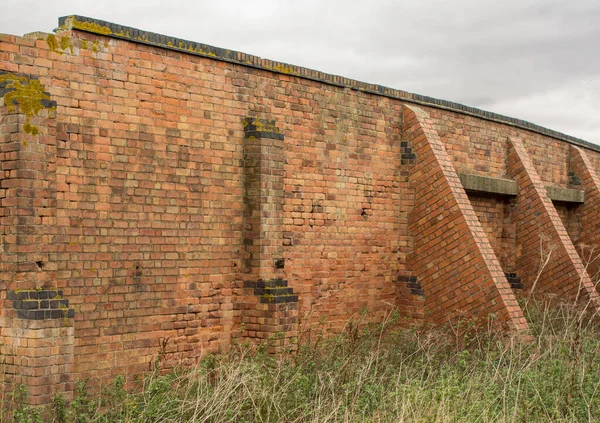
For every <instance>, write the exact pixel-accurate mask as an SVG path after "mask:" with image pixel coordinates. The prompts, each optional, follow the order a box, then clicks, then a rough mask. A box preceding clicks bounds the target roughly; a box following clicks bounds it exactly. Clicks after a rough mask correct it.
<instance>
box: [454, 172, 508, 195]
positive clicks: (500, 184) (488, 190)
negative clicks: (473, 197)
mask: <svg viewBox="0 0 600 423" xmlns="http://www.w3.org/2000/svg"><path fill="white" fill-rule="evenodd" d="M458 177H459V178H460V182H462V185H463V188H464V189H465V191H470V192H480V193H485V194H494V195H499V196H509V197H515V196H516V195H517V194H518V193H519V187H518V186H517V181H513V180H512V179H504V178H492V177H490V176H482V175H472V174H468V173H459V174H458Z"/></svg>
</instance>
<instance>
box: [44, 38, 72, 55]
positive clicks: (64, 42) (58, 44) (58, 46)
mask: <svg viewBox="0 0 600 423" xmlns="http://www.w3.org/2000/svg"><path fill="white" fill-rule="evenodd" d="M46 42H47V43H48V48H50V50H51V51H54V52H56V53H61V54H62V53H64V51H65V50H66V49H69V51H70V52H71V53H73V43H72V42H71V38H70V37H69V36H67V35H63V36H61V37H60V39H57V38H56V35H54V34H48V36H47V37H46Z"/></svg>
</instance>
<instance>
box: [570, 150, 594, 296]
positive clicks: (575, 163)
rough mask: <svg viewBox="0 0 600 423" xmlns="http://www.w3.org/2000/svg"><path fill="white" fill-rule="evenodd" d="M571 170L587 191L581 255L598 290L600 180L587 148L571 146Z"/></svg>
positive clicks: (581, 216)
mask: <svg viewBox="0 0 600 423" xmlns="http://www.w3.org/2000/svg"><path fill="white" fill-rule="evenodd" d="M569 160H570V163H569V170H570V172H571V174H572V178H573V179H575V180H576V181H577V183H578V188H579V189H583V190H584V191H585V202H584V203H583V204H581V205H580V206H579V220H580V237H579V244H580V245H579V253H580V257H581V258H582V261H583V263H584V265H586V266H587V273H588V275H589V276H590V277H591V278H592V282H593V283H594V285H595V286H596V291H598V285H597V282H598V278H599V276H600V275H599V274H598V272H600V257H599V256H600V178H599V177H598V174H597V173H596V171H595V170H594V167H593V165H592V163H591V161H590V158H589V157H588V154H587V153H586V151H585V150H584V149H583V148H580V147H575V146H573V145H572V146H570V152H569Z"/></svg>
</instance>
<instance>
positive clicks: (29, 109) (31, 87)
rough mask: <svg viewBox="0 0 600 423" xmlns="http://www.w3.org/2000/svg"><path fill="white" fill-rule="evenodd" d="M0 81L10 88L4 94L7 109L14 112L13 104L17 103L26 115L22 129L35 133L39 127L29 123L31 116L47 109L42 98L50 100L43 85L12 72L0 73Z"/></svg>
mask: <svg viewBox="0 0 600 423" xmlns="http://www.w3.org/2000/svg"><path fill="white" fill-rule="evenodd" d="M0 83H6V86H5V88H7V89H9V90H10V91H8V92H7V93H6V94H4V104H6V106H7V107H8V111H9V112H14V111H15V104H18V105H19V108H20V110H21V113H23V114H24V115H25V117H26V121H25V124H24V125H23V130H24V131H25V132H27V133H28V134H32V135H37V134H38V132H39V128H38V127H37V126H35V125H32V124H31V118H32V117H33V116H37V115H38V114H39V112H40V111H41V110H42V109H48V107H46V106H44V104H43V101H44V100H50V96H49V95H48V94H46V92H45V87H44V85H42V84H41V83H40V81H38V80H37V79H31V80H29V79H27V78H26V77H24V76H17V75H14V74H12V73H6V74H4V75H0Z"/></svg>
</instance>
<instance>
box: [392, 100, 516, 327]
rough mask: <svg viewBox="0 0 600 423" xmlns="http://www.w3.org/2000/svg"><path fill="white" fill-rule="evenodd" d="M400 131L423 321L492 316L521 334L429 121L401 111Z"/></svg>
mask: <svg viewBox="0 0 600 423" xmlns="http://www.w3.org/2000/svg"><path fill="white" fill-rule="evenodd" d="M402 130H403V140H405V141H407V142H408V143H409V145H411V146H412V147H413V148H414V151H415V154H416V156H417V162H416V164H415V165H414V167H413V168H412V169H411V171H410V173H411V174H410V181H411V183H412V184H414V189H415V207H414V210H412V212H411V213H410V217H409V231H410V233H411V234H412V235H413V238H414V241H413V242H414V250H413V252H412V253H411V256H410V258H409V262H408V266H409V268H410V270H411V271H412V272H414V273H415V274H417V276H418V277H419V280H420V281H421V283H422V285H423V289H424V291H425V314H426V317H427V318H428V319H430V320H431V321H433V322H435V323H445V322H447V321H454V320H456V319H457V318H462V317H466V318H469V317H475V318H480V319H485V318H488V317H489V315H490V314H493V315H495V316H496V318H497V319H498V320H499V321H500V322H502V323H504V324H506V325H507V326H508V327H509V328H510V329H511V330H514V331H526V330H527V322H526V321H525V317H524V316H523V313H522V311H521V309H520V307H519V305H518V303H517V300H516V298H515V296H514V294H513V292H512V290H511V288H510V285H509V283H508V281H507V280H506V278H505V276H504V272H503V270H502V267H501V266H500V262H499V261H498V259H497V258H496V256H495V254H494V251H493V249H492V246H491V244H490V242H489V241H488V237H487V236H486V234H485V232H484V229H483V226H482V225H481V223H480V222H479V220H478V218H477V216H476V214H475V211H474V210H473V207H472V206H471V203H470V202H469V199H468V197H467V194H466V193H465V190H464V189H463V188H462V186H461V183H460V179H459V178H458V175H457V173H456V171H455V169H454V166H453V165H452V162H451V161H450V158H449V156H448V154H447V152H446V150H445V148H444V145H443V143H442V142H441V140H440V138H439V136H438V134H437V131H436V130H435V127H434V125H433V120H432V119H431V118H430V116H429V114H428V113H427V112H425V111H423V110H421V109H419V108H417V107H408V106H405V108H404V122H403V127H402Z"/></svg>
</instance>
